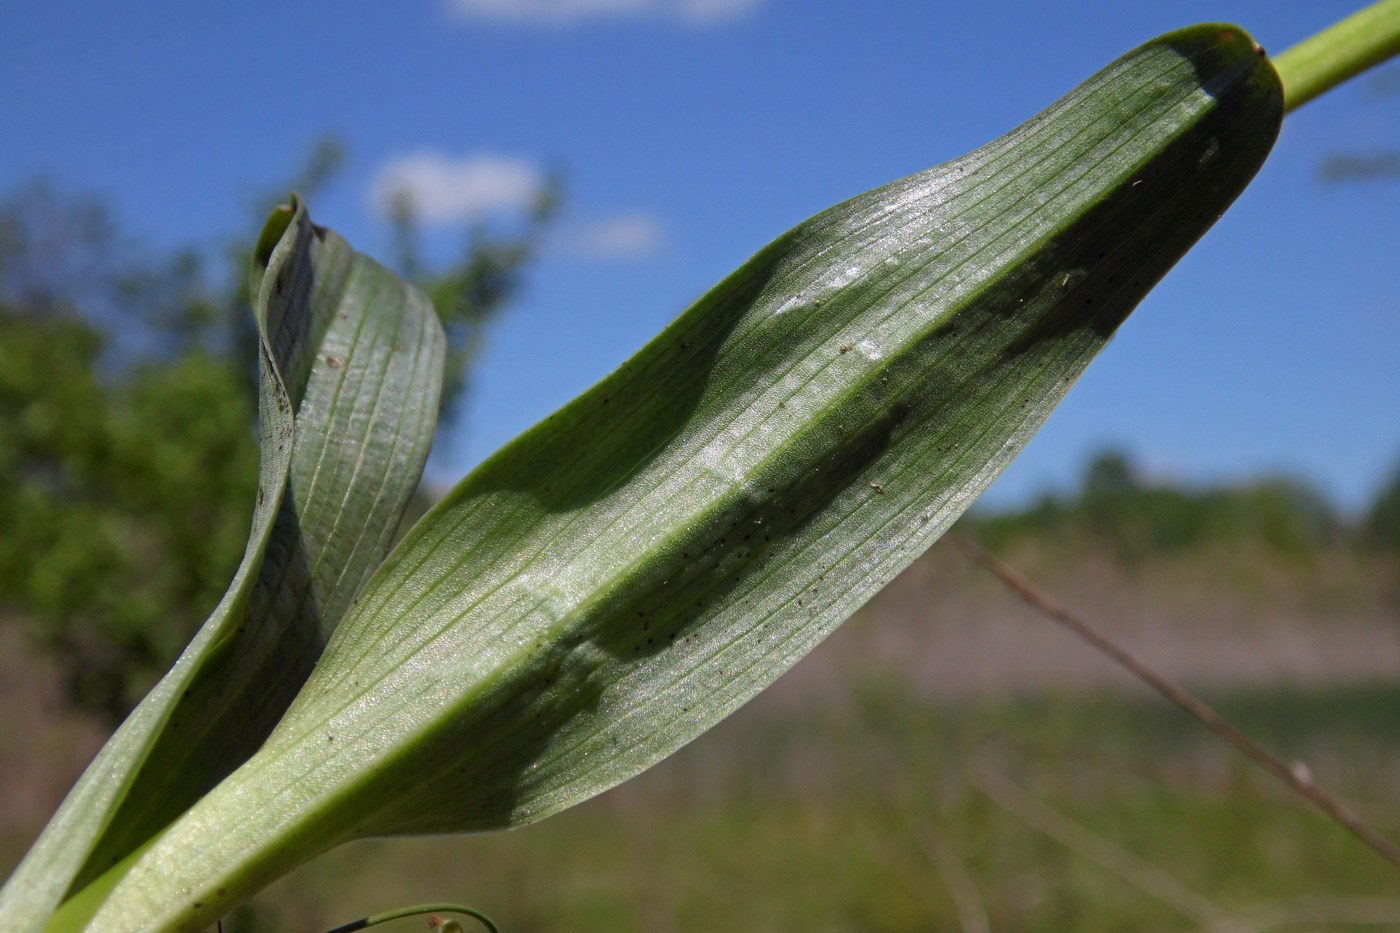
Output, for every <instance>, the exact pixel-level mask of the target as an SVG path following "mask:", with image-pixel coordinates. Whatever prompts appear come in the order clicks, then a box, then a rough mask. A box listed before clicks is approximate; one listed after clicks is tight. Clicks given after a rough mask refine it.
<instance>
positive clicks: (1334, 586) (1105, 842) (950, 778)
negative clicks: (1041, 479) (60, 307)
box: [0, 543, 1400, 933]
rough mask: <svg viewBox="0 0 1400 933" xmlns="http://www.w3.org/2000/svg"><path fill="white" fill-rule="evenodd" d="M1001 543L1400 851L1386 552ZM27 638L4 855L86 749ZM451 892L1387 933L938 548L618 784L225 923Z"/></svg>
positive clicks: (286, 893) (748, 908)
mask: <svg viewBox="0 0 1400 933" xmlns="http://www.w3.org/2000/svg"><path fill="white" fill-rule="evenodd" d="M1005 556H1006V558H1007V559H1009V560H1011V561H1012V562H1014V563H1016V564H1017V565H1018V566H1019V567H1020V568H1021V569H1023V570H1024V571H1025V572H1027V573H1028V574H1029V575H1031V576H1032V577H1034V578H1038V579H1039V580H1040V581H1041V582H1042V583H1044V584H1045V585H1046V586H1047V588H1048V589H1050V590H1051V591H1052V592H1054V593H1055V595H1056V596H1057V597H1058V598H1060V599H1061V600H1062V601H1064V602H1067V603H1069V604H1070V605H1073V606H1075V607H1077V608H1078V609H1080V610H1082V611H1083V612H1084V613H1085V614H1086V615H1087V616H1088V617H1090V618H1091V619H1092V620H1094V621H1095V622H1096V623H1097V624H1099V625H1101V626H1102V628H1104V629H1105V630H1106V631H1109V632H1111V633H1112V635H1113V637H1114V638H1115V639H1117V640H1119V641H1120V642H1121V643H1123V644H1125V645H1127V646H1129V647H1130V648H1132V649H1133V650H1134V651H1135V652H1137V653H1138V654H1139V655H1140V656H1142V657H1143V658H1145V659H1147V660H1149V661H1150V662H1151V663H1152V664H1153V665H1155V666H1156V667H1157V668H1158V669H1160V670H1161V671H1163V672H1164V673H1167V674H1168V675H1170V676H1171V677H1173V678H1175V679H1177V680H1178V681H1180V682H1181V683H1183V684H1185V685H1187V686H1190V687H1192V688H1195V689H1199V690H1200V691H1202V692H1203V693H1204V694H1205V695H1207V696H1208V697H1209V698H1211V699H1212V700H1213V701H1215V702H1217V703H1218V704H1219V705H1220V707H1221V708H1222V709H1223V710H1224V711H1226V712H1227V713H1228V714H1229V715H1231V716H1233V717H1234V718H1235V719H1236V720H1237V721H1238V722H1239V723H1240V724H1241V725H1242V726H1244V727H1245V728H1246V729H1247V731H1249V732H1250V733H1251V734H1252V735H1254V736H1255V737H1256V738H1258V739H1259V740H1260V741H1262V742H1264V743H1265V744H1266V745H1268V746H1269V747H1270V748H1271V749H1273V750H1274V751H1275V752H1277V753H1278V754H1279V755H1281V756H1283V757H1284V758H1285V760H1289V761H1294V760H1296V761H1299V762H1302V763H1305V764H1306V766H1307V767H1308V768H1309V769H1310V770H1311V771H1312V773H1313V774H1315V775H1316V776H1317V778H1318V780H1319V781H1321V782H1323V783H1324V784H1326V785H1328V786H1330V787H1331V788H1333V789H1334V790H1335V791H1337V792H1338V793H1339V794H1341V795H1342V796H1343V797H1345V798H1346V799H1348V800H1349V801H1350V802H1351V803H1352V804H1353V805H1354V806H1355V807H1356V808H1357V809H1358V810H1360V812H1361V813H1362V814H1364V815H1365V816H1366V817H1367V818H1368V819H1370V820H1371V821H1372V822H1373V823H1374V824H1375V825H1376V826H1377V828H1379V829H1380V830H1382V831H1383V832H1389V833H1391V834H1397V835H1400V767H1397V765H1400V731H1397V728H1396V723H1397V722H1400V682H1398V681H1397V679H1396V677H1395V672H1397V671H1400V572H1398V571H1397V567H1396V566H1395V565H1394V564H1393V563H1387V562H1385V561H1383V560H1379V559H1376V558H1367V557H1363V556H1359V555H1358V554H1355V553H1352V552H1350V551H1345V550H1338V551H1336V552H1335V553H1334V552H1328V553H1325V554H1322V555H1315V556H1312V557H1308V558H1304V559H1293V558H1288V559H1284V558H1278V557H1270V556H1268V555H1265V554H1262V553H1254V552H1249V551H1240V550H1234V551H1229V550H1222V551H1220V552H1217V553H1203V552H1189V553H1188V552H1184V553H1181V554H1178V555H1176V556H1171V557H1162V558H1152V559H1149V560H1146V561H1141V562H1137V563H1134V564H1126V565H1125V564H1124V563H1122V562H1119V561H1114V560H1111V559H1109V558H1108V557H1107V556H1105V555H1102V554H1093V553H1083V552H1081V553H1077V554H1075V553H1069V552H1066V551H1064V550H1061V549H1056V548H1050V547H1047V546H1045V545H1043V544H1041V545H1035V544H1033V543H1032V544H1027V545H1025V546H1021V547H1017V548H1012V549H1011V551H1010V552H1009V553H1006V554H1005ZM14 628H15V627H14V626H5V627H3V628H0V639H3V642H2V643H0V649H2V650H0V692H2V693H3V696H2V697H0V701H3V704H4V711H5V713H4V716H3V719H0V757H3V761H4V763H5V764H4V774H3V782H4V788H3V794H0V819H2V820H3V827H0V842H3V846H4V849H3V858H4V866H6V867H8V866H9V865H11V864H13V862H14V861H15V860H16V859H17V858H18V856H19V854H20V852H21V851H22V849H23V847H24V845H25V844H26V842H27V840H28V838H29V837H31V836H32V835H33V833H35V832H37V830H38V828H39V826H40V825H41V824H42V821H43V820H44V818H45V817H46V815H47V812H48V810H49V809H50V808H51V807H52V806H53V805H54V804H55V803H56V802H57V800H58V799H59V798H60V797H61V794H62V791H63V789H64V787H65V786H66V783H67V782H68V781H71V780H72V778H73V776H74V775H75V774H76V773H77V771H78V770H79V768H80V767H81V765H82V763H83V762H84V761H85V760H86V757H87V756H88V755H89V754H91V752H92V751H93V749H94V748H95V747H96V745H97V743H98V741H99V739H100V735H99V733H98V730H96V729H95V728H94V727H92V726H91V725H90V724H87V723H85V722H84V721H82V720H81V719H78V718H76V717H74V716H73V715H71V714H68V713H65V712H64V710H63V707H62V704H61V703H60V702H59V700H58V696H59V692H58V691H57V689H56V688H55V685H54V684H53V682H52V678H53V673H52V671H51V670H50V669H48V668H47V667H46V666H45V665H44V664H43V663H42V661H41V659H37V658H35V657H33V656H32V654H31V653H29V652H27V651H26V649H25V647H24V643H23V641H22V639H20V638H18V637H17V635H16V632H15V631H14ZM441 899H456V900H462V901H465V902H468V903H472V904H474V905H477V906H479V907H480V908H482V909H484V910H486V911H487V912H489V913H491V914H492V915H494V916H495V917H496V919H497V920H498V921H499V922H500V923H501V924H502V927H503V929H505V930H508V931H511V933H525V931H536V930H538V931H545V930H583V931H587V930H599V931H602V930H607V931H639V933H641V931H646V933H669V931H676V933H680V931H706V930H723V929H745V930H773V931H789V930H804V931H867V930H868V931H913V930H959V929H961V930H967V931H976V930H1027V931H1031V930H1036V931H1040V930H1044V931H1062V930H1086V931H1094V930H1188V929H1213V930H1236V931H1262V930H1272V929H1308V930H1331V929H1337V930H1345V929H1362V928H1369V929H1385V928H1391V929H1400V876H1397V874H1396V872H1395V870H1394V869H1393V868H1391V867H1390V866H1388V865H1387V864H1386V863H1384V862H1383V861H1382V860H1380V859H1379V858H1378V857H1376V856H1375V855H1373V854H1372V853H1371V852H1370V851H1368V850H1366V849H1365V848H1363V847H1362V846H1361V845H1360V844H1359V843H1357V842H1356V841H1354V840H1353V839H1352V838H1351V837H1350V836H1349V835H1347V834H1346V833H1345V832H1344V831H1343V830H1341V829H1339V828H1337V827H1336V826H1334V825H1332V824H1330V823H1328V822H1327V821H1325V820H1324V819H1322V818H1321V817H1319V816H1317V815H1315V814H1314V813H1312V812H1310V811H1308V810H1307V809H1305V808H1304V807H1303V806H1302V805H1301V804H1300V803H1298V802H1297V801H1295V800H1294V799H1293V798H1291V797H1290V796H1289V794H1288V793H1287V791H1285V790H1284V789H1283V788H1281V787H1279V786H1278V785H1277V784H1276V783H1274V782H1273V781H1272V780H1271V779H1270V778H1268V777H1267V776H1265V775H1263V774H1261V773H1259V772H1258V771H1257V769H1255V768H1254V767H1253V766H1252V765H1249V764H1248V763H1246V762H1245V761H1244V760H1243V759H1242V758H1241V757H1240V756H1239V755H1238V754H1236V753H1235V752H1234V751H1232V750H1231V749H1229V748H1228V747H1226V746H1224V745H1223V744H1222V743H1221V742H1220V741H1219V740H1218V739H1216V738H1215V737H1214V736H1212V735H1211V734H1209V733H1207V732H1206V731H1205V730H1204V729H1202V728H1201V727H1200V726H1199V725H1198V724H1197V723H1195V722H1194V721H1192V720H1189V719H1187V718H1186V717H1185V716H1184V715H1182V714H1181V713H1180V712H1178V711H1177V710H1176V709H1175V708H1173V707H1170V706H1168V705H1167V704H1165V703H1164V702H1163V701H1161V700H1159V699H1158V698H1156V697H1155V696H1153V695H1149V694H1148V693H1146V691H1145V690H1143V689H1142V688H1141V687H1139V686H1138V685H1137V684H1135V683H1134V682H1132V681H1130V680H1129V679H1128V678H1127V677H1126V676H1125V675H1124V674H1122V673H1121V672H1120V671H1118V670H1116V669H1115V668H1113V667H1112V666H1111V665H1110V664H1109V663H1108V662H1107V661H1105V660H1103V659H1102V658H1100V657H1099V656H1097V655H1096V654H1094V653H1093V652H1092V651H1091V650H1090V649H1089V648H1087V647H1086V646H1085V645H1083V644H1081V643H1080V642H1078V641H1077V640H1075V639H1074V638H1073V637H1072V636H1070V635H1068V634H1067V633H1065V632H1063V631H1062V630H1060V629H1059V628H1058V627H1056V626H1055V625H1054V624H1053V623H1051V622H1049V621H1047V620H1045V619H1044V618H1041V617H1039V616H1037V615H1036V614H1035V613H1034V612H1033V611H1032V610H1030V609H1028V608H1027V607H1025V606H1024V605H1022V604H1021V603H1020V602H1018V601H1017V600H1016V599H1015V598H1014V597H1013V596H1011V595H1010V594H1009V593H1008V592H1007V591H1006V590H1005V589H1004V588H1003V587H1002V586H1001V584H1000V583H998V582H997V581H996V580H994V579H993V578H992V577H990V576H989V575H987V574H986V573H985V572H983V571H980V570H978V569H977V568H975V567H973V565H972V564H971V563H970V562H969V560H968V559H967V558H966V557H965V556H964V555H963V553H962V552H961V551H960V550H959V549H958V548H956V547H954V546H952V545H949V544H946V543H945V544H941V545H940V546H939V547H937V548H935V550H934V551H933V552H931V553H930V555H928V556H927V557H926V558H924V559H923V560H921V561H919V562H918V563H916V564H915V565H914V566H913V567H911V568H910V570H909V571H908V572H906V573H905V574H904V575H903V576H902V577H901V578H900V579H899V580H898V581H896V583H895V584H894V585H892V586H891V587H889V588H888V589H887V590H886V591H885V592H884V593H883V594H881V595H880V596H879V597H878V598H877V599H876V600H875V601H874V602H872V603H871V604H870V605H869V606H868V607H867V608H866V609H865V610H864V611H863V612H862V613H861V614H860V615H858V616H857V617H856V618H855V619H853V620H852V621H851V622H850V623H849V624H848V625H847V626H846V627H845V628H843V629H842V630H841V631H839V632H838V633H837V634H836V635H835V636H833V638H831V639H830V640H829V641H828V643H827V644H825V645H823V646H822V648H821V649H819V650H818V651H817V652H816V653H815V654H814V655H812V656H811V657H810V658H808V659H807V660H806V661H804V662H803V663H802V664H800V665H799V666H798V667H797V668H795V669H794V670H793V671H792V672H790V673H789V674H788V675H787V676H786V677H784V678H783V679H782V680H781V681H780V682H779V683H778V684H777V685H776V686H775V688H774V689H772V690H770V691H769V692H768V693H766V694H764V695H763V696H761V697H760V698H759V699H758V700H757V701H756V702H754V703H753V704H751V705H750V706H749V707H747V708H745V709H744V710H743V711H741V712H740V713H739V714H738V715H736V716H734V717H732V718H731V719H730V720H729V721H727V722H725V723H724V724H722V725H721V726H720V727H719V728H717V729H716V730H714V731H713V732H712V733H710V734H709V735H707V736H705V737H703V738H702V739H701V740H699V741H697V742H695V743H694V744H692V745H691V746H690V747H688V748H686V749H685V750H683V751H682V752H681V753H680V754H678V755H676V756H674V757H673V758H672V759H671V760H669V761H667V762H665V763H664V764H662V765H661V766H659V767H657V768H655V769H653V770H652V771H651V772H648V773H647V774H645V775H643V776H642V777H641V778H639V779H637V780H635V781H633V782H631V783H630V784H628V785H625V786H623V787H621V788H619V789H617V790H615V791H613V792H611V793H609V794H606V795H604V796H603V797H602V798H599V799H598V800H595V801H593V802H591V803H589V804H586V805H584V806H581V807H578V808H576V809H575V810H573V811H570V812H568V813H565V814H563V815H561V816H558V817H556V818H553V819H551V820H548V821H545V822H543V823H541V824H538V825H535V826H530V827H526V828H524V829H521V830H517V831H514V832H510V833H504V834H497V835H489V836H477V837H461V838H443V839H420V840H388V841H378V842H371V843H363V844H359V845H355V846H350V847H347V848H345V849H342V850H340V851H337V852H335V853H332V854H331V855H330V856H328V857H326V858H324V859H322V860H320V861H318V862H316V863H314V864H313V865H311V866H309V867H307V868H306V869H303V870H302V871H300V872H298V873H296V874H294V875H292V876H291V877H289V878H286V879H284V880H283V881H282V882H280V883H279V884H278V885H276V886H275V887H274V888H273V889H271V890H269V891H268V892H266V893H265V894H264V895H263V896H262V897H260V898H259V900H258V901H257V902H256V904H255V905H254V906H253V907H252V908H251V909H247V910H243V911H241V912H240V913H239V914H237V915H235V916H234V917H232V918H230V920H229V922H228V923H227V924H226V925H225V928H226V929H228V930H230V931H233V930H235V929H244V930H249V929H256V930H289V931H316V930H323V929H328V928H330V927H331V926H334V925H336V924H338V923H342V922H345V921H348V920H351V919H353V918H355V917H356V916H359V915H362V914H364V913H367V912H371V911H376V910H383V909H387V908H389V907H392V906H397V905H401V904H407V903H412V902H415V901H419V900H441ZM402 928H403V929H415V928H416V927H415V926H414V925H413V922H405V925H404V926H403V927H402Z"/></svg>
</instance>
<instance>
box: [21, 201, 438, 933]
mask: <svg viewBox="0 0 1400 933" xmlns="http://www.w3.org/2000/svg"><path fill="white" fill-rule="evenodd" d="M256 271H257V275H258V288H257V289H256V294H257V320H258V327H259V331H260V334H261V338H262V366H261V370H262V375H261V389H260V393H261V398H260V423H261V425H262V440H261V444H262V466H261V481H260V484H259V492H258V501H257V505H256V509H255V513H254V520H253V526H252V533H251V535H250V539H249V544H248V548H247V552H246V555H245V557H244V560H243V563H242V565H241V566H240V568H239V570H238V573H237V575H236V576H235V578H234V581H233V583H232V585H231V586H230V588H229V590H228V593H227V595H226V596H225V598H224V600H223V601H222V602H221V603H220V605H219V607H218V608H217V609H216V610H215V612H214V614H213V615H212V616H211V617H210V619H209V621H208V622H207V623H206V624H205V625H204V627H203V628H202V629H201V630H200V632H199V634H198V635H197V636H196V637H195V639H194V641H193V642H192V643H191V645H190V647H189V649H188V650H187V651H186V652H185V653H184V655H183V656H182V657H181V658H180V660H179V661H178V662H177V663H176V665H175V667H174V668H173V669H172V671H171V672H170V674H169V675H167V676H166V677H165V678H164V679H163V680H162V681H161V682H160V684H158V685H157V687H156V688H155V690H153V691H152V693H151V695H150V696H148V697H147V698H146V700H145V701H143V703H142V704H141V705H140V706H139V707H138V708H137V710H136V711H135V712H133V714H132V716H131V717H130V718H129V719H128V720H127V722H126V723H124V724H123V726H122V728H121V729H120V730H118V732H117V733H116V735H115V736H113V738H112V739H111V741H110V742H109V743H108V744H107V746H106V747H105V748H104V749H103V750H102V752H100V753H99V755H98V757H97V759H96V760H95V761H94V762H93V764H92V765H91V766H90V767H89V768H88V770H87V772H86V773H85V774H84V775H83V777H82V778H81V779H80V781H79V782H78V784H77V786H76V787H75V788H74V790H73V792H72V793H71V794H70V795H69V798H68V800H67V801H65V803H64V805H63V806H62V807H61V808H60V810H59V812H58V814H57V815H56V816H55V817H54V820H53V822H52V823H51V824H50V826H49V827H48V829H46V831H45V833H44V835H43V836H42V837H41V838H40V841H39V843H38V844H36V846H35V847H34V849H33V850H32V851H31V853H30V854H29V856H27V858H26V860H25V862H24V863H23V864H22V865H21V867H20V868H19V869H18V870H17V871H16V873H15V875H14V876H13V878H12V879H11V881H10V882H9V883H8V884H7V885H6V888H5V891H4V893H3V895H0V926H3V927H4V928H5V929H7V930H9V929H16V930H19V929H40V928H42V927H43V925H44V923H45V922H46V921H47V919H48V915H49V914H50V913H51V912H52V910H53V908H54V907H55V906H57V904H58V903H59V901H60V900H61V899H62V898H63V896H64V895H65V893H66V892H69V891H70V889H76V888H78V887H81V886H82V885H84V884H86V883H87V882H88V881H90V880H91V879H92V878H93V877H95V876H96V875H98V874H100V873H101V872H103V871H105V870H107V869H108V868H109V867H110V866H111V865H114V864H116V863H117V862H119V861H120V860H121V859H123V858H124V857H126V856H127V855H129V854H130V853H131V852H132V851H133V850H135V849H137V848H138V847H139V846H141V845H142V844H143V843H146V842H147V841H148V840H149V839H150V837H152V836H153V835H154V834H156V833H157V832H159V831H160V830H161V829H162V828H164V827H165V826H166V825H167V824H168V823H170V822H171V821H172V820H173V819H175V818H176V817H177V816H179V815H180V814H181V813H183V812H184V811H185V810H186V809H187V808H188V807H189V806H190V805H191V804H193V803H194V802H195V801H196V800H198V799H199V798H200V797H201V796H203V794H204V793H205V792H207V791H208V790H209V789H210V788H211V787H213V786H214V785H215V784H217V783H218V781H219V780H221V779H222V778H223V777H224V776H226V775H227V774H228V773H230V772H231V771H233V770H234V769H235V768H236V767H237V766H238V765H239V764H240V763H241V762H242V761H244V760H245V759H246V758H247V757H248V756H249V755H251V754H252V753H253V751H254V750H256V749H257V747H258V746H259V745H260V744H262V742H263V740H264V739H265V738H266V737H267V734H268V733H269V732H270V731H271V729H272V727H273V726H274V725H275V724H276V722H277V720H278V718H280V716H281V715H282V713H283V712H284V710H285V709H286V706H287V704H288V703H289V702H290V701H291V698H292V697H293V696H294V695H295V693H296V691H297V690H298V689H299V687H300V685H301V683H302V681H304V680H305V678H306V675H307V673H308V672H309V671H310V669H311V667H312V665H314V663H315V661H316V659H317V658H318V657H319V656H320V653H321V650H322V648H323V647H324V645H325V642H326V640H327V638H328V637H329V636H330V633H331V631H332V630H333V628H334V626H335V624H336V623H337V622H338V621H339V620H340V618H341V617H342V616H343V615H344V613H345V610H346V609H347V608H348V607H349V605H350V603H351V602H352V601H353V599H354V597H355V595H356V594H357V593H358V592H359V590H360V588H361V586H362V585H363V583H364V581H365V580H366V579H367V578H368V576H369V574H370V573H371V572H372V571H373V570H374V568H375V567H376V566H378V564H379V562H380V561H381V560H382V559H383V556H384V554H385V553H386V552H387V551H388V549H389V546H390V545H391V543H392V536H393V533H394V530H395V528H396V526H397V524H398V522H399V519H400V517H401V516H402V514H403V510H404V507H405V506H406V504H407V502H408V499H409V497H410V496H411V495H412V494H413V492H414V489H415V487H416V485H417V482H418V477H419V476H420V474H421V472H422V468H423V463H424V460H425V458H426V456H427V452H428V447H429V444H430V442H431V438H432V434H433V429H434V426H435V423H436V418H437V401H438V392H439V389H440V385H441V374H442V359H443V349H444V342H443V339H442V334H441V330H440V328H439V326H438V324H437V319H436V315H435V314H434V313H433V310H432V307H431V305H429V304H428V302H427V300H426V299H425V298H424V297H423V296H422V295H421V294H419V293H418V292H417V291H415V290H414V289H412V288H410V287H409V286H406V285H404V284H403V283H402V282H400V281H399V280H398V279H397V278H396V277H394V276H393V274H392V273H390V272H388V271H387V270H385V269H384V268H382V267H381V266H379V265H378V264H377V263H374V262H373V261H372V260H370V259H368V258H367V257H364V256H360V255H358V254H355V253H354V252H353V251H352V250H351V249H350V248H349V246H348V245H347V244H346V243H345V241H344V240H342V239H341V238H340V237H338V236H336V235H335V234H333V233H330V232H329V231H326V230H324V229H323V228H319V227H316V226H315V225H313V224H312V223H311V221H310V219H309V217H308V216H307V214H306V211H305V208H304V207H302V206H301V205H299V204H296V205H294V206H293V207H291V208H285V209H280V210H279V211H278V212H277V213H275V214H274V215H273V218H272V219H271V220H270V221H269V223H268V227H267V229H266V230H265V231H264V234H263V240H262V242H261V243H260V245H259V249H258V253H257V270H256ZM293 412H295V415H293Z"/></svg>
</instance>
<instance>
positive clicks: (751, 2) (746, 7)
mask: <svg viewBox="0 0 1400 933" xmlns="http://www.w3.org/2000/svg"><path fill="white" fill-rule="evenodd" d="M446 2H447V8H448V9H449V10H450V11H451V12H452V13H454V14H455V15H458V16H462V17H468V18H471V19H485V20H494V21H496V22H500V23H513V24H517V25H521V26H563V25H569V24H572V23H578V22H583V21H586V20H599V19H622V18H633V19H638V18H649V19H661V20H670V21H671V22H674V23H679V24H680V25H683V26H692V27H705V26H717V25H720V24H722V23H727V22H733V21H734V20H737V19H742V18H743V17H745V16H747V15H749V14H750V13H753V12H755V11H757V10H758V8H759V7H761V6H762V5H763V4H764V3H765V2H766V0H446Z"/></svg>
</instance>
